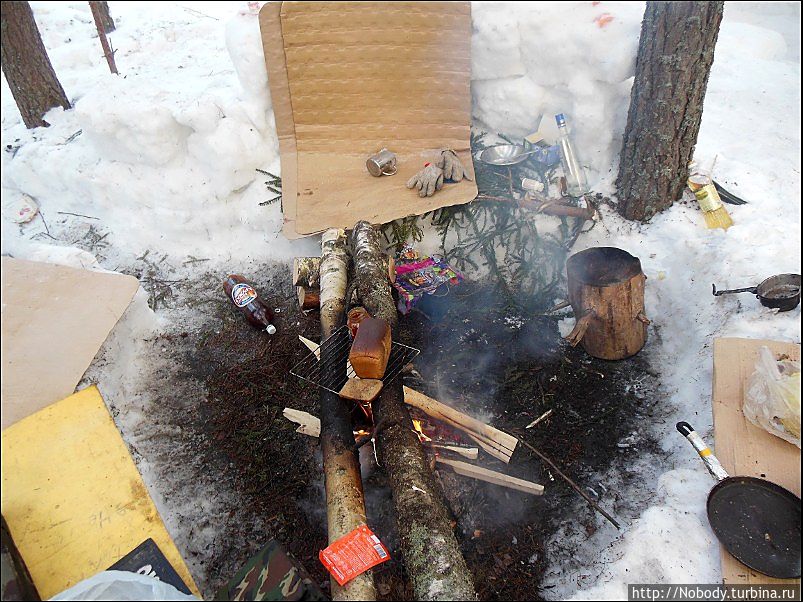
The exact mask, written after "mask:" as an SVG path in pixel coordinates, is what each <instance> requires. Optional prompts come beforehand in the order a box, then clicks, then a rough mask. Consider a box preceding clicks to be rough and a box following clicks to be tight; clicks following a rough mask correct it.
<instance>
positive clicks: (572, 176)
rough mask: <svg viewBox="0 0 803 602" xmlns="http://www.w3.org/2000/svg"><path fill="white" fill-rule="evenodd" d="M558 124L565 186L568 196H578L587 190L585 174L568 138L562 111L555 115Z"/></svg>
mask: <svg viewBox="0 0 803 602" xmlns="http://www.w3.org/2000/svg"><path fill="white" fill-rule="evenodd" d="M555 121H556V122H557V124H558V145H559V146H560V162H561V165H562V166H563V175H564V176H565V177H566V188H567V192H568V193H569V196H573V197H580V196H583V195H584V194H585V193H586V192H588V184H587V183H586V175H585V172H584V171H583V166H582V165H580V161H579V160H578V158H577V155H576V154H575V153H574V147H573V146H572V142H571V140H570V139H569V130H568V129H567V128H566V117H564V115H563V113H559V114H557V115H555Z"/></svg>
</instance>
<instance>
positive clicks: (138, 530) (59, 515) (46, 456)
mask: <svg viewBox="0 0 803 602" xmlns="http://www.w3.org/2000/svg"><path fill="white" fill-rule="evenodd" d="M2 482H3V487H2V492H3V493H2V512H3V516H4V517H5V519H6V522H7V523H8V527H9V530H10V531H11V536H12V537H13V539H14V542H15V543H16V545H17V548H18V549H19V551H20V554H21V555H22V558H23V560H24V561H25V565H26V566H27V567H28V570H29V571H30V572H31V578H32V579H33V582H34V585H36V589H37V590H38V591H39V594H40V595H41V596H42V599H43V600H47V599H49V598H51V597H52V596H54V595H55V594H57V593H59V592H61V591H63V590H65V589H67V588H68V587H72V586H73V585H75V584H76V583H78V582H79V581H81V580H83V579H86V578H87V577H91V576H92V575H94V574H96V573H99V572H100V571H104V570H106V569H107V568H109V567H110V566H111V565H112V564H114V563H115V562H117V561H118V560H120V558H122V557H123V556H125V555H126V554H128V553H129V552H130V551H131V550H133V549H134V548H136V547H137V546H138V545H139V544H141V543H142V541H143V540H144V539H147V538H149V537H150V538H151V539H153V541H154V542H156V544H157V545H158V546H159V549H161V551H162V553H164V555H165V557H166V558H167V559H168V561H169V562H170V564H171V565H172V566H173V568H174V569H175V570H176V572H177V573H178V574H179V576H180V577H181V579H182V580H183V581H184V583H186V584H187V585H188V587H189V588H190V589H191V590H192V591H193V592H194V593H195V594H196V595H198V588H197V587H196V585H195V583H194V582H193V580H192V576H191V575H190V572H189V570H188V569H187V566H186V564H184V560H183V559H182V558H181V554H179V551H178V549H177V548H176V546H175V544H174V543H173V540H172V539H171V537H170V535H169V533H168V532H167V529H166V528H165V526H164V523H163V522H162V518H161V517H160V516H159V512H158V511H157V509H156V506H155V505H154V503H153V500H152V499H151V496H150V495H149V494H148V490H147V488H146V487H145V484H144V483H143V482H142V477H141V476H140V474H139V471H138V470H137V467H136V466H135V465H134V461H133V460H132V459H131V455H130V454H129V453H128V448H127V447H126V445H125V443H124V442H123V439H122V437H121V436H120V433H119V431H118V430H117V427H116V426H115V424H114V421H113V420H112V417H111V415H110V414H109V411H108V410H107V409H106V404H105V402H104V401H103V398H102V397H101V396H100V392H99V391H98V389H97V388H96V387H94V386H93V387H89V388H87V389H84V390H83V391H80V392H79V393H75V394H74V395H71V396H70V397H67V398H66V399H63V400H61V401H59V402H57V403H54V404H52V405H50V406H48V407H46V408H45V409H43V410H40V411H39V412H36V413H35V414H33V415H31V416H28V417H27V418H24V419H22V420H20V421H19V422H17V423H16V424H14V425H13V426H10V427H9V428H7V429H6V430H5V431H4V432H3V454H2Z"/></svg>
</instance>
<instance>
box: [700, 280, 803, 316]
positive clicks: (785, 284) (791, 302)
mask: <svg viewBox="0 0 803 602" xmlns="http://www.w3.org/2000/svg"><path fill="white" fill-rule="evenodd" d="M711 286H712V287H713V292H714V296H715V297H719V296H720V295H729V294H731V293H753V294H754V295H755V296H756V297H758V300H759V301H761V305H763V306H764V307H772V308H773V309H777V310H778V311H790V310H792V309H795V308H796V307H797V306H798V304H799V303H800V274H778V275H776V276H770V277H769V278H767V279H766V280H764V281H763V282H762V283H761V284H759V285H758V286H749V287H747V288H735V289H731V290H727V291H718V290H717V285H716V284H712V285H711Z"/></svg>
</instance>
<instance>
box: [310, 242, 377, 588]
mask: <svg viewBox="0 0 803 602" xmlns="http://www.w3.org/2000/svg"><path fill="white" fill-rule="evenodd" d="M348 266H349V255H348V250H347V248H346V234H345V232H344V231H343V230H337V229H330V230H327V231H326V232H324V233H323V236H322V237H321V261H320V286H321V337H322V339H321V340H322V341H324V344H323V345H322V346H321V348H320V350H319V352H320V355H319V358H322V359H323V360H324V362H326V365H327V366H331V367H332V368H331V369H333V370H342V371H343V372H345V370H346V361H345V357H343V359H342V362H335V361H334V360H332V359H331V358H330V355H331V354H333V353H335V351H336V350H335V349H333V348H332V347H330V346H329V345H327V344H326V341H327V340H328V339H329V337H330V336H331V334H332V333H333V332H334V331H335V330H337V328H338V327H340V326H341V325H342V324H344V323H345V321H346V313H345V310H346V299H345V297H346V284H347V279H348ZM320 404H321V437H320V441H321V453H322V456H323V472H324V482H325V487H326V519H327V529H328V535H329V543H330V544H332V543H334V542H335V541H337V540H338V539H340V538H341V537H343V536H344V535H346V534H348V533H350V532H351V531H353V530H354V529H356V528H358V527H360V526H361V525H364V524H366V523H367V521H366V517H365V500H364V497H363V489H362V478H361V476H360V462H359V457H358V455H357V448H356V447H355V446H354V433H353V430H352V425H351V416H350V414H349V411H348V405H347V404H344V403H343V402H342V401H341V400H340V397H338V396H337V395H336V394H334V393H332V392H330V391H327V390H325V389H321V390H320ZM331 584H332V599H333V600H375V599H376V590H375V588H374V578H373V574H372V573H370V571H369V572H367V573H363V574H362V575H359V576H357V577H355V578H354V579H352V580H351V581H349V582H348V583H346V584H345V585H343V586H341V585H338V584H337V582H336V581H335V580H334V578H332V579H331Z"/></svg>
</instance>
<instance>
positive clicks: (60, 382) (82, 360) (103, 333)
mask: <svg viewBox="0 0 803 602" xmlns="http://www.w3.org/2000/svg"><path fill="white" fill-rule="evenodd" d="M2 272H3V275H2V292H3V310H2V322H3V324H2V354H3V358H2V366H3V379H2V380H3V382H2V428H4V429H5V428H6V427H7V426H9V425H11V424H14V423H15V422H17V421H18V420H20V419H21V418H24V417H25V416H28V415H30V414H32V413H34V412H35V411H37V410H39V409H41V408H43V407H45V406H47V405H48V404H51V403H54V402H56V401H58V400H60V399H63V398H64V397H66V396H67V395H70V394H72V393H73V392H75V387H76V385H77V384H78V382H79V381H80V380H81V377H82V376H83V374H84V372H86V369H87V368H88V367H89V364H90V363H91V362H92V359H93V358H94V357H95V354H97V352H98V350H99V349H100V346H101V345H102V344H103V341H105V340H106V337H107V336H108V334H109V332H110V331H111V329H112V328H113V327H114V325H115V324H116V323H117V321H118V320H119V319H120V316H122V315H123V312H124V311H125V310H126V308H127V307H128V304H129V303H130V302H131V299H132V298H133V296H134V293H135V292H136V291H137V288H138V287H139V281H138V280H137V279H136V278H134V277H133V276H126V275H124V274H112V273H104V272H93V271H90V270H80V269H75V268H69V267H65V266H60V265H55V264H50V263H40V262H35V261H23V260H21V259H12V258H10V257H3V258H2Z"/></svg>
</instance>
